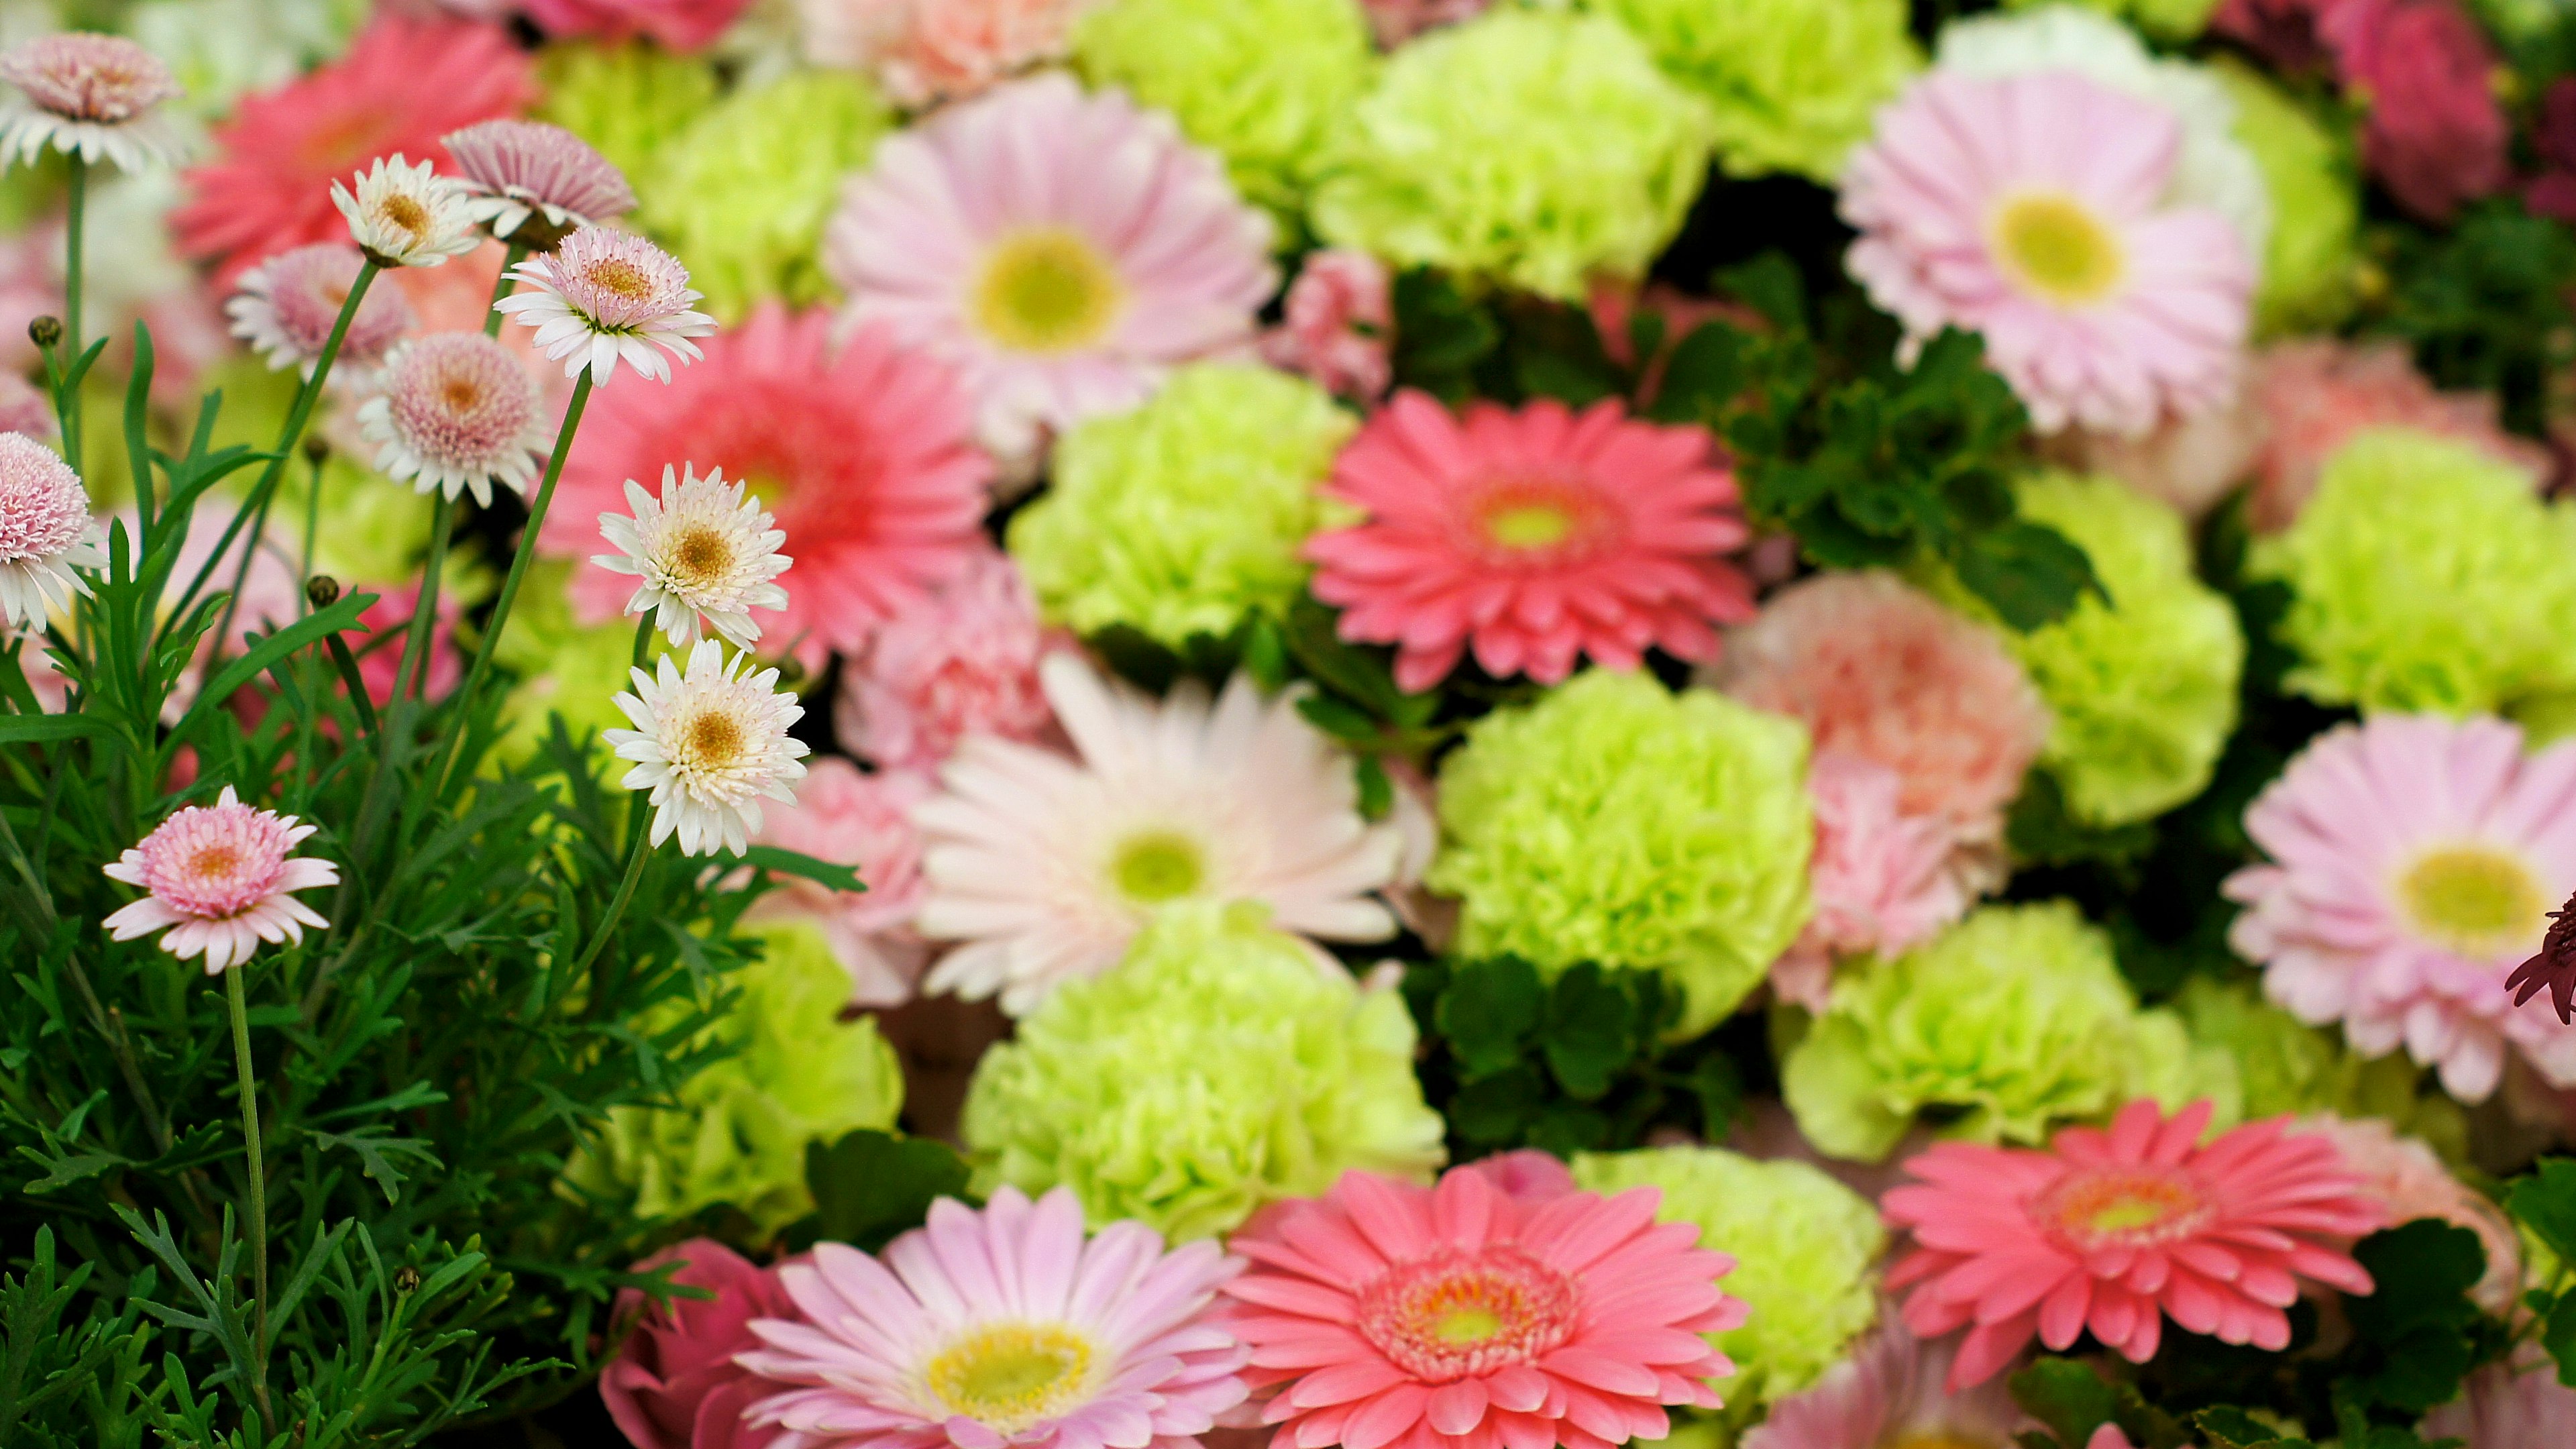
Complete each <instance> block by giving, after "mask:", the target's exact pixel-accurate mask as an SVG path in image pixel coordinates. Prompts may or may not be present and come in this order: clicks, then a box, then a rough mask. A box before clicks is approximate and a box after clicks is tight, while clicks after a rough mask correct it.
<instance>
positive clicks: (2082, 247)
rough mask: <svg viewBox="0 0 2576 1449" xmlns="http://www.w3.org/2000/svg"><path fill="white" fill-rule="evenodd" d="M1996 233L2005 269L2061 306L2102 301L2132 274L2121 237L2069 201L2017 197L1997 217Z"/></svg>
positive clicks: (2082, 206)
mask: <svg viewBox="0 0 2576 1449" xmlns="http://www.w3.org/2000/svg"><path fill="white" fill-rule="evenodd" d="M1993 232H1994V245H1995V250H1996V251H1997V252H1998V253H2000V254H2001V256H2002V258H2003V261H2004V265H2005V267H2006V268H2007V269H2008V270H2009V271H2011V272H2012V273H2013V274H2014V275H2015V276H2016V277H2018V278H2019V279H2020V280H2021V282H2022V284H2023V285H2024V286H2026V287H2028V288H2029V289H2030V290H2031V291H2034V292H2036V293H2038V294H2039V295H2041V296H2042V297H2045V298H2047V299H2048V300H2049V301H2052V302H2055V303H2058V304H2059V305H2061V306H2081V305H2083V304H2085V303H2088V302H2098V301H2101V300H2102V299H2103V298H2104V297H2106V296H2108V295H2110V293H2111V292H2112V291H2113V290H2114V289H2116V288H2117V287H2118V286H2119V285H2120V279H2121V278H2122V277H2123V276H2125V275H2126V274H2127V272H2128V269H2129V267H2128V258H2127V256H2126V255H2125V254H2124V253H2123V251H2122V249H2121V246H2120V239H2119V237H2117V236H2116V235H2114V234H2113V233H2112V231H2111V228H2109V227H2108V226H2105V225H2103V224H2102V221H2101V219H2100V218H2098V217H2096V216H2095V215H2094V214H2093V213H2092V212H2091V211H2090V210H2088V209H2087V208H2086V207H2085V206H2084V205H2083V203H2081V202H2078V201H2077V200H2075V199H2074V198H2073V197H2071V196H2057V195H2048V194H2040V195H2028V196H2017V197H2014V198H2013V199H2012V200H2010V201H2007V202H2005V203H2004V204H2003V206H2002V207H2001V208H1999V209H1998V210H1997V211H1996V213H1995V220H1994V227H1993Z"/></svg>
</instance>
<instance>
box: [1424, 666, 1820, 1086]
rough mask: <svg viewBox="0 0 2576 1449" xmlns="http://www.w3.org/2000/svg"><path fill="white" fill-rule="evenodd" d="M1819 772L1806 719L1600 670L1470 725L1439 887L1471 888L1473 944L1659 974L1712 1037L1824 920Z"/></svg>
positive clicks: (1561, 963)
mask: <svg viewBox="0 0 2576 1449" xmlns="http://www.w3.org/2000/svg"><path fill="white" fill-rule="evenodd" d="M1806 768H1807V736H1806V732H1805V731H1804V730H1802V729H1800V728H1799V727H1798V725H1797V724H1796V723H1795V722H1794V721H1792V720H1789V719H1785V718H1783V717H1781V716H1779V715H1774V714H1765V713H1763V712H1762V711H1760V710H1755V709H1749V708H1747V707H1745V706H1743V705H1740V704H1737V703H1736V702H1735V701H1733V700H1731V699H1728V698H1726V697H1724V696H1723V695H1718V694H1712V693H1710V692H1709V691H1707V690H1701V689H1688V690H1684V691H1682V693H1681V694H1679V695H1674V694H1671V693H1669V692H1667V691H1666V690H1665V689H1664V687H1663V686H1662V685H1660V684H1658V683H1656V682H1655V681H1654V679H1653V678H1652V677H1651V676H1648V675H1646V674H1642V673H1621V672H1617V671H1613V670H1607V669H1594V670H1590V671H1587V672H1585V673H1583V674H1580V675H1577V676H1576V677H1575V678H1574V679H1573V681H1572V682H1570V683H1567V684H1565V685H1562V686H1560V687H1558V688H1556V689H1554V690H1551V691H1549V692H1548V694H1547V695H1546V696H1545V697H1543V698H1541V699H1540V700H1539V701H1538V702H1537V703H1536V704H1533V705H1529V706H1527V707H1525V708H1519V709H1505V710H1498V711H1496V712H1495V713H1493V714H1491V715H1488V716H1486V717H1485V718H1484V719H1482V720H1480V721H1478V722H1477V723H1476V724H1475V725H1474V726H1473V727H1472V728H1470V729H1469V730H1468V732H1467V743H1466V745H1465V746H1464V747H1463V748H1461V749H1460V750H1459V751H1458V752H1457V753H1456V754H1454V755H1452V756H1450V758H1449V761H1448V764H1447V765H1446V766H1445V767H1444V768H1443V770H1442V772H1441V776H1440V824H1441V830H1442V834H1443V840H1442V847H1441V851H1440V855H1439V857H1438V859H1436V860H1434V861H1433V862H1432V866H1431V872H1430V883H1431V885H1432V887H1433V888H1434V889H1436V890H1440V891H1443V892H1445V893H1447V894H1449V895H1453V896H1457V897H1459V898H1460V901H1461V908H1462V910H1461V916H1460V920H1459V934H1458V949H1459V951H1460V953H1461V954H1462V955H1465V956H1467V957H1471V958H1474V957H1492V956H1518V957H1521V958H1522V959H1524V960H1527V961H1529V962H1530V963H1532V964H1533V965H1535V966H1537V967H1538V968H1539V969H1540V970H1542V971H1555V970H1557V969H1560V968H1563V967H1565V966H1569V965H1571V964H1573V963H1574V962H1577V961H1597V962H1599V963H1600V964H1602V965H1604V966H1628V967H1640V968H1650V969H1653V970H1659V971H1661V972H1663V973H1664V974H1665V975H1666V976H1667V977H1668V978H1670V979H1671V980H1672V981H1673V982H1674V983H1675V984H1676V985H1678V986H1680V987H1681V988H1682V991H1683V993H1684V995H1685V996H1686V997H1687V1005H1686V1007H1685V1009H1684V1014H1683V1021H1682V1030H1683V1031H1684V1032H1685V1033H1686V1034H1694V1035H1695V1034H1697V1033H1699V1032H1702V1031H1706V1030H1707V1029H1708V1028H1709V1027H1711V1026H1714V1025H1716V1024H1717V1022H1718V1021H1719V1020H1720V1019H1722V1018H1723V1017H1724V1016H1725V1015H1726V1014H1727V1013H1728V1012H1730V1011H1733V1010H1734V1009H1735V1007H1736V1004H1737V1003H1738V1002H1741V1001H1742V1000H1743V999H1744V997H1745V994H1746V993H1747V992H1750V991H1751V990H1752V989H1753V988H1754V986H1755V985H1757V984H1759V983H1760V981H1761V980H1762V973H1763V972H1764V971H1765V970H1766V969H1768V968H1769V966H1770V964H1771V962H1772V961H1773V960H1774V959H1775V958H1777V957H1778V956H1779V954H1780V953H1781V951H1783V950H1784V949H1786V948H1787V947H1788V945H1789V943H1790V941H1791V940H1793V939H1795V938H1796V936H1797V934H1798V930H1799V928H1800V927H1802V926H1804V925H1805V924H1806V921H1807V912H1808V904H1809V903H1808V898H1807V856H1808V853H1809V851H1810V849H1811V848H1812V845H1813V840H1814V827H1813V822H1812V820H1811V818H1810V817H1809V814H1808V810H1807V792H1806V787H1805V776H1806Z"/></svg>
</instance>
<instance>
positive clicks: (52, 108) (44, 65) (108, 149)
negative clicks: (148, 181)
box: [0, 32, 187, 171]
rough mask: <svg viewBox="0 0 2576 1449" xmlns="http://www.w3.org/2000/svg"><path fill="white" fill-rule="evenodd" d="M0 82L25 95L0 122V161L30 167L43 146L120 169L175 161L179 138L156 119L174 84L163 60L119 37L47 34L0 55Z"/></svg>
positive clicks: (176, 87)
mask: <svg viewBox="0 0 2576 1449" xmlns="http://www.w3.org/2000/svg"><path fill="white" fill-rule="evenodd" d="M0 80H5V81H7V82H8V83H9V84H11V85H13V86H16V87H17V88H18V91H19V94H20V95H22V96H24V97H25V100H24V102H23V103H22V104H20V105H17V106H14V107H12V108H11V109H10V110H9V112H8V114H7V118H6V121H5V124H0V156H15V157H16V158H17V159H18V160H19V161H20V162H22V163H27V162H33V161H34V160H35V159H36V158H37V157H38V156H41V155H43V154H44V151H45V148H46V147H47V146H51V147H53V149H55V150H57V151H60V152H62V153H63V154H64V155H66V156H71V155H77V156H79V157H80V158H81V160H82V161H84V162H87V163H89V164H92V165H95V164H97V163H98V162H99V161H100V160H101V159H105V160H110V161H114V162H115V163H116V164H117V166H118V167H119V168H121V169H123V170H126V171H140V170H142V169H143V168H144V167H146V166H148V165H150V164H152V163H154V162H169V161H175V160H178V159H179V157H180V155H181V154H182V153H183V152H184V151H185V150H186V149H187V147H186V144H185V142H184V141H183V140H182V139H181V137H180V134H179V133H178V132H177V131H175V130H173V129H171V127H170V126H169V124H168V123H167V122H165V121H164V120H163V119H162V118H161V117H160V116H158V115H156V114H154V111H155V108H157V107H158V106H159V105H160V104H161V103H162V102H163V101H166V100H169V99H171V98H172V97H174V96H177V95H178V94H179V93H180V91H179V82H178V81H177V80H175V79H173V78H172V76H171V74H170V68H169V67H168V66H166V65H163V64H162V63H161V58H160V57H159V56H156V55H154V54H153V53H152V52H150V51H148V50H146V49H144V48H143V47H142V46H140V45H137V44H135V43H134V42H133V41H131V40H127V39H126V38H125V37H123V36H121V35H92V34H88V33H86V32H73V33H71V34H66V35H46V36H40V37H38V38H37V39H34V40H31V41H28V42H27V43H26V44H24V45H21V46H19V47H17V48H16V49H14V50H12V51H10V52H9V53H8V54H7V55H0Z"/></svg>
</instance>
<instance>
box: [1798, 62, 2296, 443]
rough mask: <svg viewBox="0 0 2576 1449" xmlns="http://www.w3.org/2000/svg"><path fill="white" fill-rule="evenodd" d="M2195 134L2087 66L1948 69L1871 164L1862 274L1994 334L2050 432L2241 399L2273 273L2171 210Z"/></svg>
mask: <svg viewBox="0 0 2576 1449" xmlns="http://www.w3.org/2000/svg"><path fill="white" fill-rule="evenodd" d="M2181 147H2182V127H2181V125H2180V123H2179V122H2178V121H2176V120H2175V118H2174V116H2173V113H2172V112H2170V111H2168V110H2166V109H2164V108H2163V107H2161V106H2157V105H2154V104H2152V103H2150V102H2147V101H2143V100H2139V99H2137V98H2135V97H2132V96H2128V95H2124V94H2122V93H2120V92H2118V91H2114V90H2111V89H2109V88H2107V87H2104V86H2101V85H2098V84H2096V83H2094V82H2093V81H2090V80H2087V79H2085V78H2084V77H2082V76H2079V75H2077V74H2075V73H2074V72H2072V71H2041V72H2034V73H2031V74H2027V75H2019V76H2010V77H2005V78H2001V79H1992V80H1988V79H1981V78H1975V77H1970V76H1964V75H1956V74H1950V73H1947V72H1940V71H1936V72H1934V73H1933V74H1932V75H1931V76H1929V77H1927V78H1925V79H1924V80H1922V81H1920V82H1918V83H1916V85H1915V86H1914V88H1913V89H1912V90H1910V91H1908V92H1906V94H1905V95H1904V96H1903V97H1901V98H1900V99H1899V100H1898V101H1897V102H1896V103H1895V104H1893V105H1891V106H1889V107H1888V108H1887V109H1886V110H1884V111H1882V112H1881V113H1880V114H1879V118H1878V132H1877V134H1876V135H1875V136H1874V137H1873V138H1872V139H1871V140H1870V141H1868V142H1867V143H1866V144H1864V145H1863V146H1861V148H1860V149H1859V150H1857V151H1855V152H1854V153H1853V154H1852V159H1851V162H1850V165H1849V167H1848V168H1847V169H1846V171H1845V172H1844V176H1843V193H1842V214H1843V217H1844V219H1845V220H1847V221H1849V222H1850V223H1851V224H1852V225H1853V226H1856V227H1858V228H1860V231H1861V237H1860V240H1859V241H1857V242H1855V243H1853V244H1852V249H1851V256H1850V260H1849V265H1850V268H1851V273H1852V275H1853V276H1854V277H1855V278H1857V279H1858V280H1859V281H1860V282H1861V284H1862V285H1863V286H1864V287H1866V288H1868V290H1869V295H1870V299H1871V300H1872V301H1874V302H1876V303H1878V305H1879V306H1881V307H1883V308H1885V309H1886V310H1888V311H1890V312H1893V313H1895V314H1896V316H1897V317H1898V318H1899V319H1900V320H1902V321H1903V322H1904V324H1905V330H1906V338H1907V342H1908V345H1909V346H1919V345H1920V344H1921V343H1923V342H1924V341H1926V340H1928V339H1929V338H1931V337H1932V336H1933V335H1934V334H1935V333H1938V332H1939V331H1940V330H1941V329H1942V328H1944V327H1960V328H1965V329H1967V330H1968V331H1972V332H1977V333H1981V334H1983V335H1984V337H1985V343H1986V360H1987V362H1988V364H1989V365H1991V366H1992V367H1993V368H1994V369H1995V371H1997V372H1999V373H2001V374H2002V375H2003V376H2004V378H2005V379H2006V380H2007V381H2009V382H2011V383H2012V385H2013V390H2014V391H2015V392H2018V393H2019V394H2021V399H2022V402H2023V403H2024V404H2025V405H2026V406H2028V407H2029V409H2030V412H2031V418H2032V420H2033V421H2034V422H2036V423H2037V424H2038V425H2039V427H2040V429H2041V430H2042V431H2043V432H2056V431H2059V430H2060V429H2063V428H2065V427H2067V426H2068V425H2070V424H2081V425H2082V426H2085V427H2089V428H2097V429H2101V430H2103V431H2106V432H2116V433H2127V434H2137V433H2144V432H2146V431H2147V430H2148V429H2150V428H2153V427H2154V426H2155V425H2156V424H2157V423H2158V422H2159V421H2160V420H2162V419H2163V418H2164V417H2166V416H2167V415H2169V414H2188V413H2193V412H2198V411H2200V410H2201V409H2203V408H2206V407H2210V406H2213V405H2215V404H2218V403H2221V402H2224V401H2225V400H2226V398H2227V394H2228V389H2229V386H2230V384H2231V383H2232V382H2233V380H2234V377H2235V370H2236V363H2237V353H2238V351H2239V349H2240V348H2241V347H2242V346H2243V344H2244V340H2245V331H2246V325H2247V317H2248V305H2249V297H2250V295H2251V293H2252V291H2253V285H2254V266H2253V261H2252V259H2251V258H2250V257H2248V256H2247V254H2246V250H2245V243H2244V240H2243V238H2242V237H2240V236H2239V235H2238V233H2237V230H2236V228H2235V226H2234V225H2233V224H2231V223H2230V222H2229V221H2228V220H2227V218H2226V217H2225V216H2223V215H2221V214H2220V213H2219V212H2217V211H2214V210H2211V209H2208V208H2206V207H2195V206H2168V205H2166V204H2165V202H2164V199H2163V198H2164V196H2165V191H2166V186H2167V184H2168V183H2169V182H2170V181H2171V180H2172V178H2173V173H2174V166H2175V161H2176V158H2177V157H2178V156H2179V154H2180V152H2181Z"/></svg>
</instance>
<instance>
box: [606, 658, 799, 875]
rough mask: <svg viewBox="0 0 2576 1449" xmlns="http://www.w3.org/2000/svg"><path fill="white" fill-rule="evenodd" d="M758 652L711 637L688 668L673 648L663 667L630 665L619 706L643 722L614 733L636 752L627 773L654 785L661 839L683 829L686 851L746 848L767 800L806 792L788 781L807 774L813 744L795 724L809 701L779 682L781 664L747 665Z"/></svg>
mask: <svg viewBox="0 0 2576 1449" xmlns="http://www.w3.org/2000/svg"><path fill="white" fill-rule="evenodd" d="M750 658H751V656H749V655H747V654H736V655H734V656H733V657H731V658H730V659H728V658H726V657H725V651H724V646H723V645H721V644H718V643H717V642H716V641H715V640H713V639H701V640H699V641H698V645H697V647H696V648H694V649H692V650H690V651H689V667H688V672H687V673H685V674H684V673H682V672H680V671H679V670H678V669H676V668H674V667H673V666H672V664H671V656H669V655H667V654H666V655H663V656H662V659H661V663H660V665H659V673H658V674H646V673H645V672H644V671H643V670H641V669H633V670H629V671H628V673H629V674H630V675H631V676H632V677H633V679H634V682H635V692H634V693H632V694H621V695H619V696H617V707H618V708H619V709H621V710H624V711H625V712H626V717H627V718H628V719H631V720H633V721H635V728H634V729H631V730H610V731H609V732H608V734H607V740H608V743H609V744H610V745H611V746H613V747H614V748H615V749H616V751H617V757H618V758H619V759H621V760H632V761H634V762H635V768H634V769H632V770H629V771H627V772H626V778H625V779H624V780H623V781H621V782H620V783H622V784H623V785H625V787H626V788H627V789H629V790H644V789H650V790H651V791H652V792H653V793H652V795H651V797H650V799H651V803H652V806H653V835H652V840H653V844H655V845H660V844H661V843H662V842H663V841H665V840H667V839H669V838H670V837H671V836H672V835H673V834H674V833H677V834H678V836H679V837H680V853H681V854H682V855H713V854H715V853H716V851H717V849H718V848H719V847H721V848H723V849H727V850H730V851H732V852H733V853H734V854H736V855H740V854H742V853H743V852H744V851H746V850H748V849H749V848H750V837H751V832H752V831H755V830H758V829H759V828H760V802H761V800H762V799H763V798H764V797H765V798H768V799H771V800H779V801H786V802H790V803H792V802H793V801H794V800H795V799H796V793H795V791H794V790H792V789H790V788H789V786H788V782H789V781H791V780H801V779H803V778H804V777H805V765H804V762H803V759H802V758H801V757H802V756H803V755H804V754H805V753H806V749H805V744H804V742H803V741H801V740H795V739H790V738H789V737H788V734H787V731H788V730H789V729H790V728H791V727H792V726H794V725H795V723H796V721H798V720H800V719H802V718H804V717H805V710H804V707H803V706H801V705H799V704H798V703H797V702H796V696H795V695H793V694H783V693H780V692H779V690H778V671H777V670H775V669H764V670H762V671H760V672H759V673H758V674H744V673H743V672H742V670H743V666H744V665H745V664H746V663H748V662H750Z"/></svg>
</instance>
